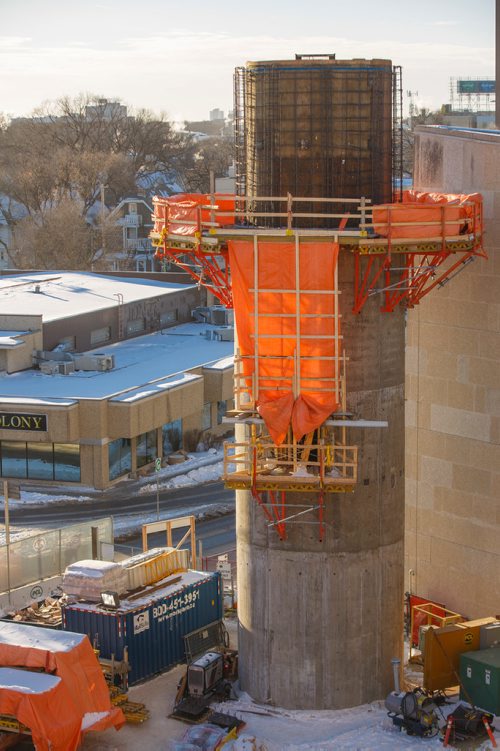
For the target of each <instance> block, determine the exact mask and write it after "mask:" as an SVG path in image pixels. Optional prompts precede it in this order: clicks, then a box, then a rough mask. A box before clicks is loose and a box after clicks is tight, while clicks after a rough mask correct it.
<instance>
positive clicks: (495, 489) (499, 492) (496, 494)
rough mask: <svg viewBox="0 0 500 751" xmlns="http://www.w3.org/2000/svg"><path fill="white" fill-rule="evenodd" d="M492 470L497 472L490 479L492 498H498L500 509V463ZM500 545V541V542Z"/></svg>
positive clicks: (493, 466)
mask: <svg viewBox="0 0 500 751" xmlns="http://www.w3.org/2000/svg"><path fill="white" fill-rule="evenodd" d="M497 448H498V449H499V450H500V446H497ZM492 469H494V470H496V471H494V472H492V473H491V477H490V482H491V485H490V496H491V497H492V498H497V499H498V501H499V504H498V505H499V507H500V462H497V463H496V464H493V465H492ZM499 545H500V540H499ZM499 552H500V551H499Z"/></svg>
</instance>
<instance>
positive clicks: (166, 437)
mask: <svg viewBox="0 0 500 751" xmlns="http://www.w3.org/2000/svg"><path fill="white" fill-rule="evenodd" d="M161 434H162V443H163V456H167V454H171V453H172V451H178V450H179V449H181V448H182V420H181V419H179V420H174V421H173V422H167V423H165V425H163V427H162V429H161Z"/></svg>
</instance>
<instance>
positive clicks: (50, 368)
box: [40, 360, 59, 375]
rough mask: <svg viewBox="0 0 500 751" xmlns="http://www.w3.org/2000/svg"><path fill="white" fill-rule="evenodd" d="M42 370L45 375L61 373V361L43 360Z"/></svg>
mask: <svg viewBox="0 0 500 751" xmlns="http://www.w3.org/2000/svg"><path fill="white" fill-rule="evenodd" d="M40 370H41V371H42V373H44V374H45V375H55V374H56V373H59V363H58V362H57V360H42V362H41V363H40Z"/></svg>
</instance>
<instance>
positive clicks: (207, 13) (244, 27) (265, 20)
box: [0, 0, 495, 122]
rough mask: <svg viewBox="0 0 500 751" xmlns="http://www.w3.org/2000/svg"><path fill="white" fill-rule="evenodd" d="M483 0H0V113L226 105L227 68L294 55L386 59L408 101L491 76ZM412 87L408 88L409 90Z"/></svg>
mask: <svg viewBox="0 0 500 751" xmlns="http://www.w3.org/2000/svg"><path fill="white" fill-rule="evenodd" d="M494 13H495V2H494V0H475V2H471V0H418V2H408V1H407V0H383V1H382V2H378V3H377V2H374V1H373V0H356V2H355V3H350V2H346V1H345V0H314V2H312V3H305V2H303V0H302V1H301V2H300V3H299V2H297V0H252V2H251V3H237V2H235V0H233V2H231V3H229V2H227V0H210V1H208V0H205V1H204V2H201V0H190V2H181V0H140V2H138V1H137V0H134V2H132V0H120V2H118V0H98V1H95V0H44V2H40V0H0V112H3V113H4V114H7V115H8V116H21V115H27V114H30V113H31V112H32V111H33V109H34V108H36V107H37V106H39V105H41V104H42V103H43V102H44V101H47V100H49V101H53V100H56V99H58V98H59V97H61V96H64V95H68V96H71V97H73V96H76V95H78V94H80V93H90V94H95V95H99V96H103V97H106V98H108V99H115V98H117V99H120V100H121V101H122V102H124V103H125V104H127V105H129V106H130V107H132V108H147V109H150V110H153V111H154V112H156V113H160V112H163V113H165V114H166V115H167V116H168V117H169V118H170V119H172V120H174V121H179V122H182V121H184V120H202V119H208V117H209V112H210V110H212V109H214V108H216V107H218V108H220V109H222V110H223V111H224V112H225V113H227V112H228V110H230V109H232V97H233V82H232V77H233V71H234V68H235V67H237V66H241V65H244V64H245V62H246V61H248V60H277V59H290V58H293V57H294V56H295V53H306V54H310V53H333V52H334V53H336V56H337V58H347V59H349V58H355V57H361V58H389V59H392V61H393V63H394V64H395V65H401V66H402V68H403V93H404V97H403V98H404V109H405V111H407V109H408V105H409V102H410V97H409V96H408V92H413V101H414V103H415V104H416V105H417V106H419V107H422V106H423V107H429V108H431V109H437V108H439V107H440V106H441V104H443V103H445V102H449V101H450V78H451V77H455V78H460V77H466V78H467V77H471V78H483V77H493V76H494V74H495V67H494V66H495V62H494V43H495V34H494V26H495V22H494ZM417 92H418V93H417Z"/></svg>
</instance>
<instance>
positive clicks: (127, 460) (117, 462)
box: [108, 438, 132, 480]
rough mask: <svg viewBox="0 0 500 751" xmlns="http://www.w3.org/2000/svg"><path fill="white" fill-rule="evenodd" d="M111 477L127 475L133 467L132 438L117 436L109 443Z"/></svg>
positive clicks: (112, 478)
mask: <svg viewBox="0 0 500 751" xmlns="http://www.w3.org/2000/svg"><path fill="white" fill-rule="evenodd" d="M108 467H109V479H110V480H116V478H117V477H121V476H122V475H126V474H127V473H128V472H130V471H131V469H132V450H131V441H130V438H117V439H116V441H111V443H109V444H108Z"/></svg>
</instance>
